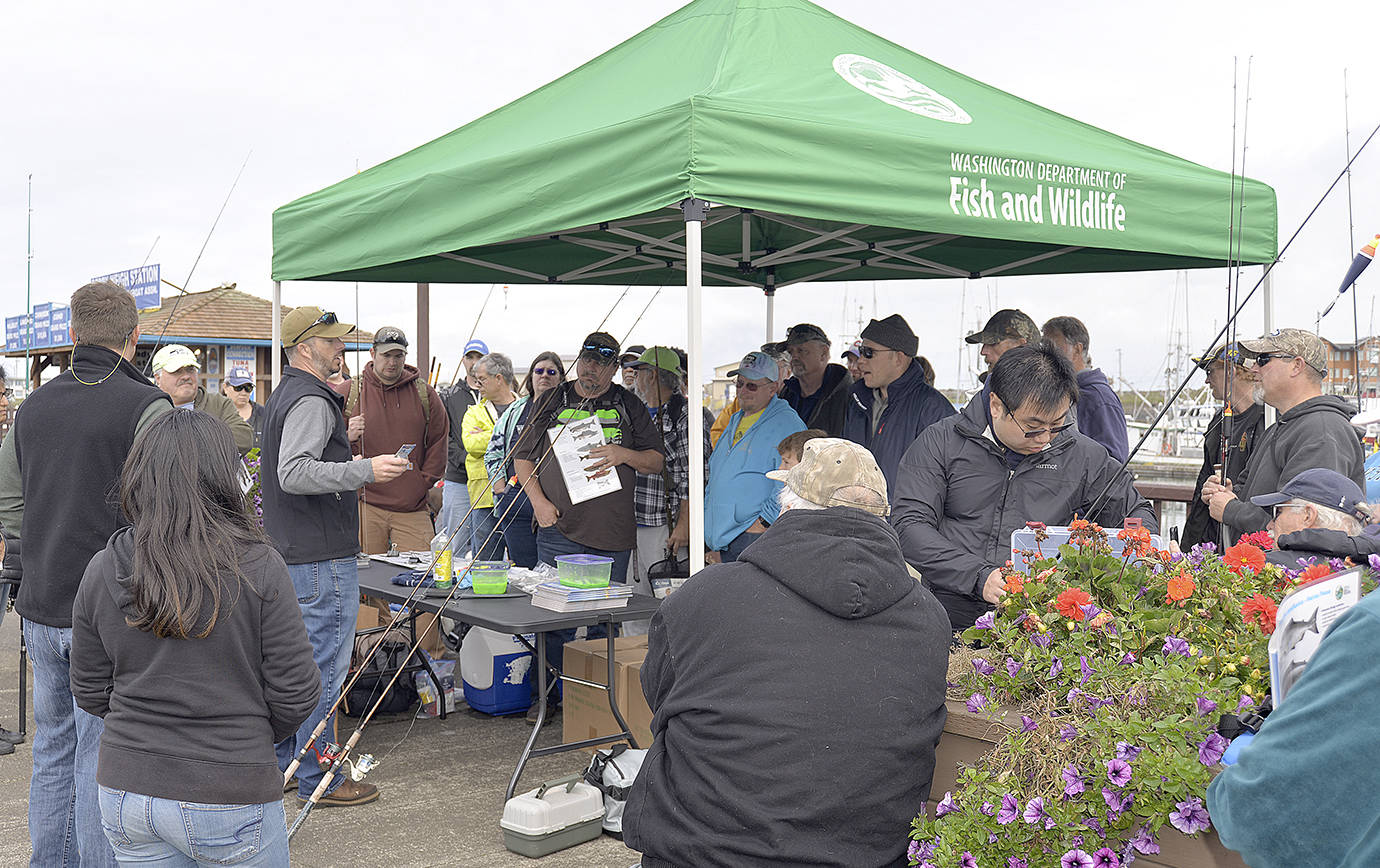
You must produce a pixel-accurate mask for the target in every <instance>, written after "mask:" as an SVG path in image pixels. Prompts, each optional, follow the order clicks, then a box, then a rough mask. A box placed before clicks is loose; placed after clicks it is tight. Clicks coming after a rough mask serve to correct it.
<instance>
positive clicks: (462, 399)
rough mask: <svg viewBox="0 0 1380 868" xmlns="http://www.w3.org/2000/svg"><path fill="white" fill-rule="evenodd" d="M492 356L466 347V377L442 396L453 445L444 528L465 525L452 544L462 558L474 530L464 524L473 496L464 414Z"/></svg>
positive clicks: (477, 344)
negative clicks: (481, 366) (477, 372)
mask: <svg viewBox="0 0 1380 868" xmlns="http://www.w3.org/2000/svg"><path fill="white" fill-rule="evenodd" d="M488 354H489V345H488V344H486V343H484V342H483V341H481V340H479V339H478V338H473V339H471V340H470V342H469V343H467V344H465V355H464V364H465V376H464V377H462V378H461V379H460V380H459V381H458V382H456V383H455V384H454V385H452V386H451V387H450V388H448V389H445V390H444V391H442V392H441V400H442V401H443V402H444V403H445V405H446V414H447V415H448V416H450V444H449V446H448V448H447V450H446V475H445V481H444V482H443V483H442V486H441V515H440V521H441V527H442V529H444V530H445V532H446V533H450V532H451V531H454V530H455V528H456V527H457V526H459V525H460V524H461V523H462V522H464V525H465V526H464V527H461V528H460V530H459V532H458V533H456V534H455V536H454V538H452V540H451V544H450V548H451V551H453V552H455V553H456V554H458V555H461V556H463V555H464V554H465V552H466V551H467V550H468V549H469V548H470V542H471V540H470V536H471V533H470V531H471V527H470V524H469V522H467V521H465V516H466V515H467V514H468V513H469V511H470V493H469V489H468V488H467V485H468V483H469V474H468V473H467V472H466V471H465V455H466V453H465V444H464V443H463V442H461V440H460V435H461V434H462V433H463V432H464V421H465V411H467V410H469V408H470V407H471V406H472V405H474V404H478V403H479V385H478V384H477V383H475V381H474V375H473V373H472V372H473V371H474V366H475V363H476V362H478V361H479V360H480V359H482V358H484V357H485V356H487V355H488Z"/></svg>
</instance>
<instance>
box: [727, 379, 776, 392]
mask: <svg viewBox="0 0 1380 868" xmlns="http://www.w3.org/2000/svg"><path fill="white" fill-rule="evenodd" d="M733 385H734V386H735V387H736V388H738V389H739V390H744V389H745V390H747V391H749V392H755V391H757V390H758V389H765V388H766V387H767V386H768V385H770V384H768V383H749V382H748V381H747V380H744V379H743V378H742V377H739V378H738V379H737V381H735V382H734V384H733Z"/></svg>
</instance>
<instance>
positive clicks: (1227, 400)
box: [1209, 57, 1246, 551]
mask: <svg viewBox="0 0 1380 868" xmlns="http://www.w3.org/2000/svg"><path fill="white" fill-rule="evenodd" d="M1236 70H1237V58H1235V57H1233V58H1232V61H1231V194H1230V195H1229V197H1228V199H1227V317H1226V322H1227V345H1226V346H1227V349H1226V353H1225V355H1224V357H1223V358H1224V360H1225V359H1230V358H1231V353H1232V350H1233V349H1234V348H1235V346H1236V344H1235V338H1236V328H1235V323H1234V321H1233V318H1232V311H1233V310H1234V309H1235V305H1236V298H1235V297H1234V296H1233V294H1232V274H1233V269H1232V254H1233V251H1232V241H1233V240H1234V238H1233V236H1235V235H1236V104H1237V100H1236V81H1237V71H1236ZM1241 161H1242V163H1244V162H1245V152H1244V150H1243V152H1242V155H1241ZM1245 174H1246V167H1245V166H1244V165H1243V166H1242V167H1241V175H1242V178H1243V179H1244V177H1245ZM1241 198H1242V199H1243V200H1244V199H1245V198H1246V187H1245V184H1244V183H1243V184H1242V186H1241ZM1235 274H1236V278H1237V280H1240V277H1241V272H1240V270H1239V269H1237V270H1235ZM1209 352H1211V351H1210V350H1209ZM1232 367H1233V366H1232V365H1231V364H1230V363H1227V364H1226V369H1225V372H1224V373H1225V375H1226V379H1225V394H1224V396H1223V398H1222V426H1221V427H1222V432H1221V433H1222V446H1221V449H1220V450H1218V456H1217V457H1218V459H1219V461H1220V462H1221V466H1222V478H1223V479H1225V478H1226V473H1227V466H1228V463H1229V460H1230V458H1231V435H1232V430H1231V426H1232V416H1233V415H1234V412H1235V411H1234V409H1233V407H1232V403H1231V398H1232V394H1231V390H1232V379H1233V376H1232V374H1233V371H1232ZM1219 531H1220V536H1221V540H1220V541H1221V543H1222V550H1223V551H1226V547H1227V537H1228V535H1229V534H1230V533H1231V531H1229V530H1228V529H1227V526H1226V525H1225V524H1223V525H1222V526H1221V527H1220V528H1219Z"/></svg>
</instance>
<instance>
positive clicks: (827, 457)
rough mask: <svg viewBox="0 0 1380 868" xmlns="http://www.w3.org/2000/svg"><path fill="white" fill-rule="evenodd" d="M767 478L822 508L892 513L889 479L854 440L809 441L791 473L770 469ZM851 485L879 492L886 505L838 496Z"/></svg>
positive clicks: (826, 439) (821, 439)
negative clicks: (784, 485) (840, 507)
mask: <svg viewBox="0 0 1380 868" xmlns="http://www.w3.org/2000/svg"><path fill="white" fill-rule="evenodd" d="M767 477H768V478H769V479H775V480H777V481H778V482H784V483H786V486H787V487H788V488H790V490H791V491H794V492H795V493H796V494H798V495H800V496H801V497H803V498H805V499H806V500H808V501H810V502H811V503H818V504H819V505H820V506H851V507H854V508H856V509H862V510H866V511H867V512H870V513H872V514H873V515H879V516H882V517H885V516H886V515H887V514H888V513H889V512H891V507H890V506H887V505H885V504H886V503H887V499H886V477H885V476H883V475H882V471H881V469H880V468H878V467H877V459H875V458H873V457H872V453H871V452H869V451H867V449H866V448H865V447H863V446H860V445H858V444H857V443H853V442H852V441H850V440H839V439H837V438H834V437H817V438H815V439H814V440H806V441H805V444H804V446H803V447H802V448H801V456H800V463H799V464H797V465H796V466H794V467H792V468H791V469H790V470H769V471H767ZM849 486H858V487H861V488H866V489H869V490H871V491H873V492H875V493H876V494H877V495H878V496H879V497H880V498H881V500H882V504H881V505H874V504H867V505H864V504H861V503H857V502H853V501H849V500H846V499H844V498H841V497H839V496H837V492H838V491H839V490H840V489H844V488H848V487H849Z"/></svg>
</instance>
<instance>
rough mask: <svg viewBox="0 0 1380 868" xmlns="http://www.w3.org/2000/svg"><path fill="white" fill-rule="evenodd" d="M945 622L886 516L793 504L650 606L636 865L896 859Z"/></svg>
mask: <svg viewBox="0 0 1380 868" xmlns="http://www.w3.org/2000/svg"><path fill="white" fill-rule="evenodd" d="M948 651H949V624H948V621H947V619H946V618H945V617H944V610H943V609H941V608H940V606H939V604H938V603H937V602H935V599H934V597H932V596H931V595H930V593H929V592H928V591H926V590H925V589H924V588H923V587H921V586H920V583H919V582H917V581H916V580H915V579H914V578H912V577H911V576H910V574H909V573H908V572H907V570H906V564H905V561H904V560H903V559H902V557H901V547H900V543H899V541H898V540H897V539H896V534H895V532H894V531H892V529H891V528H890V527H889V526H887V523H886V521H885V520H884V519H881V518H878V517H876V516H873V515H870V514H868V513H866V512H863V511H862V510H857V509H852V508H850V507H833V508H830V509H827V510H820V511H801V510H791V511H788V512H786V513H784V514H783V515H782V516H781V518H780V520H778V521H777V522H776V523H775V524H773V525H772V526H771V528H770V529H768V530H767V532H766V533H764V534H762V537H761V538H760V539H759V540H757V541H756V542H754V543H753V544H752V545H751V546H750V547H749V548H748V550H747V551H745V552H744V553H743V555H742V557H741V559H740V560H739V561H738V562H736V563H732V564H722V565H719V566H711V567H709V568H707V569H705V570H703V571H702V572H700V573H698V574H697V575H696V576H695V577H694V578H692V579H691V580H690V581H689V582H687V583H686V584H685V585H684V587H682V588H681V589H680V590H678V591H676V592H675V593H674V594H672V595H671V596H670V597H668V598H667V599H666V602H664V603H662V605H661V608H660V610H659V611H658V612H657V614H656V615H655V616H654V617H653V618H652V625H651V631H650V633H649V635H648V637H647V658H646V660H645V661H644V663H643V664H642V691H643V693H645V694H646V695H647V701H648V703H649V704H650V706H651V709H652V711H653V713H654V717H653V718H652V735H653V736H654V738H655V741H654V742H653V744H652V746H651V749H650V751H649V752H648V754H647V758H646V761H645V762H644V763H643V765H642V770H641V772H640V773H639V774H638V777H637V781H636V782H635V783H634V784H633V788H632V792H631V794H630V795H629V796H628V806H627V812H626V814H625V815H624V819H623V832H624V836H625V840H626V841H627V843H628V846H630V847H632V848H633V849H635V850H638V851H639V852H641V853H642V854H643V857H642V865H643V866H644V868H666V866H684V868H689V866H695V868H714V866H720V868H729V866H732V868H742V866H759V865H791V866H801V868H805V866H847V868H877V866H903V865H905V864H906V833H907V830H908V829H909V828H910V821H911V819H913V818H914V817H915V816H916V815H917V814H919V812H920V810H921V808H922V807H923V805H924V804H925V799H926V798H927V797H928V795H929V791H930V780H931V777H932V776H933V772H934V748H935V744H936V743H937V742H938V741H939V734H940V732H941V730H942V729H943V727H944V717H945V712H944V675H945V671H946V669H947V666H948Z"/></svg>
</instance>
